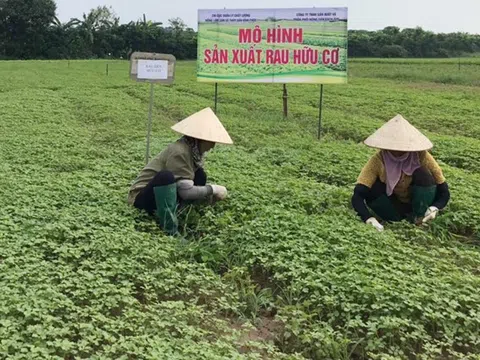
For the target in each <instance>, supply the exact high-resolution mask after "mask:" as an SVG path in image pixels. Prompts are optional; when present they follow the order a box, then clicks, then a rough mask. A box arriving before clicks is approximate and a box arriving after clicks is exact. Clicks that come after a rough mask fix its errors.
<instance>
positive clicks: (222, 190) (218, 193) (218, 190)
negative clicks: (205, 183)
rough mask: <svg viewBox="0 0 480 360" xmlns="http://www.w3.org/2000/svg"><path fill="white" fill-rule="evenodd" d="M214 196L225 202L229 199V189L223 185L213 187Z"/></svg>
mask: <svg viewBox="0 0 480 360" xmlns="http://www.w3.org/2000/svg"><path fill="white" fill-rule="evenodd" d="M211 187H212V190H213V196H214V197H215V198H217V199H219V200H224V199H225V198H226V197H227V194H228V192H227V188H226V187H225V186H221V185H211Z"/></svg>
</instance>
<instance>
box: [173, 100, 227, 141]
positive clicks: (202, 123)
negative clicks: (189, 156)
mask: <svg viewBox="0 0 480 360" xmlns="http://www.w3.org/2000/svg"><path fill="white" fill-rule="evenodd" d="M172 130H174V131H176V132H178V133H180V134H183V135H187V136H190V137H193V138H196V139H201V140H207V141H211V142H214V143H220V144H233V141H232V139H231V138H230V135H228V132H227V130H225V128H224V127H223V125H222V123H221V122H220V120H219V119H218V118H217V116H216V115H215V113H214V112H213V111H212V109H210V108H206V109H203V110H201V111H199V112H197V113H195V114H193V115H191V116H189V117H188V118H186V119H185V120H182V121H180V122H179V123H177V124H175V125H174V126H172Z"/></svg>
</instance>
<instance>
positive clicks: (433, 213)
mask: <svg viewBox="0 0 480 360" xmlns="http://www.w3.org/2000/svg"><path fill="white" fill-rule="evenodd" d="M437 214H438V208H437V207H436V206H430V207H429V208H428V209H427V212H426V213H425V217H424V218H423V221H422V222H423V223H424V224H425V223H426V222H429V221H431V220H433V219H435V218H436V217H437Z"/></svg>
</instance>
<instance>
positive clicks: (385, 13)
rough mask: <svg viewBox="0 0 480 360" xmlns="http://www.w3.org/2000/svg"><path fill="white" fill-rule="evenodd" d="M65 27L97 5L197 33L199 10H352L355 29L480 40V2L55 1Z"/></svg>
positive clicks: (127, 17)
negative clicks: (172, 21) (416, 30)
mask: <svg viewBox="0 0 480 360" xmlns="http://www.w3.org/2000/svg"><path fill="white" fill-rule="evenodd" d="M56 3H57V13H58V15H59V17H60V19H61V20H62V21H67V20H69V19H70V18H72V17H80V16H81V15H82V14H83V13H84V12H88V11H89V10H90V9H91V8H94V7H97V6H98V5H107V6H112V7H113V8H114V10H115V12H116V13H117V15H118V16H119V17H120V21H121V22H122V23H126V22H129V21H131V20H138V19H139V18H141V17H142V15H143V13H145V14H146V16H147V18H148V19H151V20H155V21H162V22H164V23H166V22H167V20H168V19H169V18H172V17H180V18H182V19H183V20H184V21H185V22H186V23H187V25H189V26H191V27H193V28H195V29H196V22H197V9H199V8H200V9H223V8H224V7H226V8H239V7H241V8H254V9H255V8H289V7H314V6H315V7H335V6H347V7H348V12H349V28H350V29H368V30H376V29H382V28H384V27H385V26H389V25H394V26H398V27H400V28H405V27H415V26H421V27H423V28H424V29H426V30H432V31H435V32H457V31H460V32H469V33H476V34H480V17H479V16H480V15H479V14H480V0H456V1H452V2H448V3H447V2H446V1H445V0H343V1H342V0H330V1H328V2H326V1H322V2H311V1H304V0H299V1H298V2H294V1H292V0H243V5H242V6H238V4H240V1H238V0H237V1H233V0H223V1H219V0H201V1H195V0H170V1H166V0H134V1H132V0H81V1H80V0H79V1H75V0H56Z"/></svg>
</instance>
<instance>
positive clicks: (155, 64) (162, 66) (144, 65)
mask: <svg viewBox="0 0 480 360" xmlns="http://www.w3.org/2000/svg"><path fill="white" fill-rule="evenodd" d="M137 77H138V79H142V80H167V79H168V60H138V73H137Z"/></svg>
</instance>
